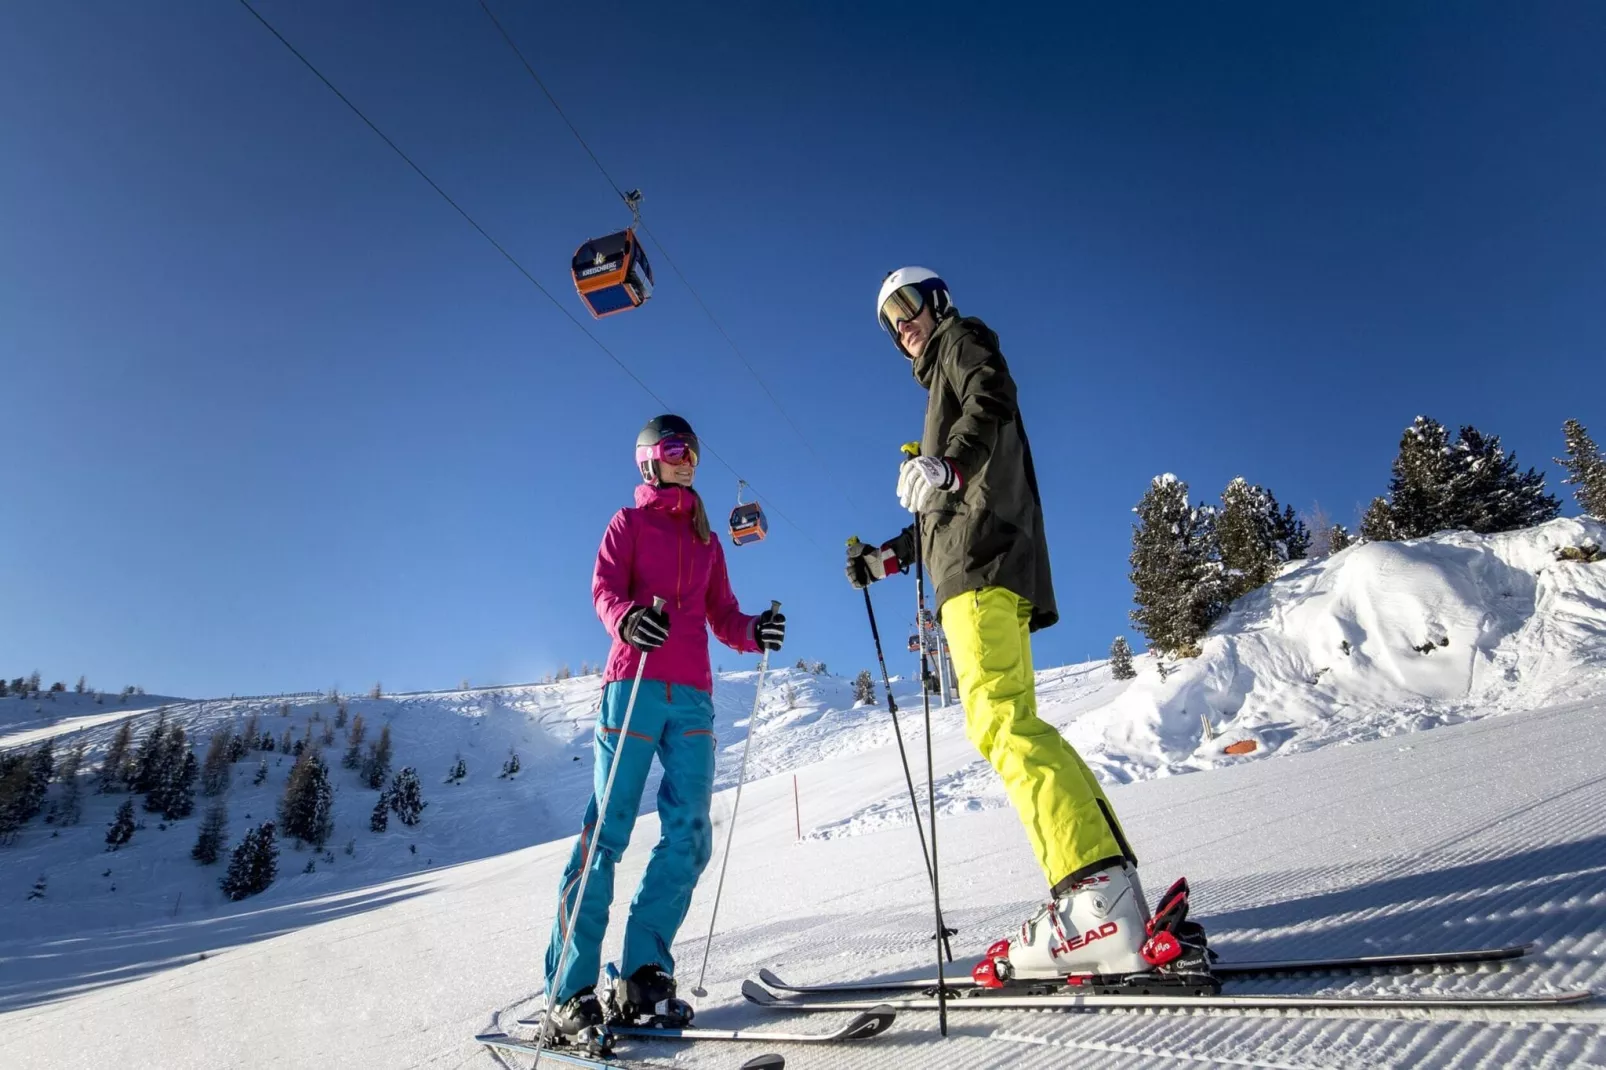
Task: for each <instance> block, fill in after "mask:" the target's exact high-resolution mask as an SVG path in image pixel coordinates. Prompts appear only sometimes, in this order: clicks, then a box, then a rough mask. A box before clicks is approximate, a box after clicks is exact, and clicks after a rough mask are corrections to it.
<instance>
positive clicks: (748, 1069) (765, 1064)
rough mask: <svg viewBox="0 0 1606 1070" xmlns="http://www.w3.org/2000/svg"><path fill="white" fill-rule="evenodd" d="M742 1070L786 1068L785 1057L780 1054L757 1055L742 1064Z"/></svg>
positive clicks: (783, 1069)
mask: <svg viewBox="0 0 1606 1070" xmlns="http://www.w3.org/2000/svg"><path fill="white" fill-rule="evenodd" d="M742 1070H786V1059H785V1058H784V1057H782V1056H780V1055H773V1054H772V1055H757V1056H754V1057H753V1058H751V1059H749V1060H747V1061H746V1062H745V1063H743V1064H742Z"/></svg>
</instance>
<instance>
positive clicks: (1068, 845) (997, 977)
mask: <svg viewBox="0 0 1606 1070" xmlns="http://www.w3.org/2000/svg"><path fill="white" fill-rule="evenodd" d="M876 309H877V315H878V317H879V318H880V321H881V325H882V327H883V329H885V330H886V331H887V333H888V334H890V335H891V336H892V337H893V340H894V341H895V342H896V343H897V345H898V348H899V351H900V352H902V353H903V355H904V356H905V357H906V358H908V359H909V360H910V362H911V363H912V365H913V369H914V375H915V378H916V379H917V380H918V381H919V382H920V385H921V386H923V387H925V388H926V390H927V391H928V395H927V400H926V424H925V433H924V435H923V436H922V439H921V444H920V456H919V457H916V458H914V459H912V460H910V461H908V462H906V463H905V464H904V465H903V468H902V469H901V471H900V472H899V478H898V498H899V500H900V501H901V502H902V503H903V505H904V507H905V508H907V509H909V511H910V512H912V513H915V514H916V517H917V525H918V529H919V533H920V544H921V545H920V549H921V552H922V553H923V557H924V565H925V570H926V572H927V573H928V574H929V575H930V576H931V578H932V582H933V583H934V584H935V586H936V590H937V605H938V606H939V610H938V612H939V614H940V617H941V620H942V625H943V630H944V633H945V634H946V636H947V638H948V645H949V649H950V650H951V651H952V654H953V663H954V669H955V671H956V674H957V676H958V680H959V694H960V698H961V699H962V701H963V702H964V706H965V729H966V735H967V736H968V737H969V739H970V741H971V742H972V743H973V744H975V746H976V748H977V749H978V750H979V751H981V753H982V755H983V756H984V757H986V758H987V760H988V761H989V762H990V763H992V766H993V768H994V769H996V770H997V771H998V773H999V775H1000V776H1001V777H1002V778H1003V781H1004V785H1005V788H1006V789H1007V791H1008V793H1009V798H1010V801H1011V803H1013V804H1014V807H1015V810H1016V812H1017V813H1018V814H1019V815H1020V819H1021V822H1022V824H1024V825H1025V827H1026V835H1027V838H1028V839H1029V840H1030V841H1031V845H1032V849H1033V851H1034V852H1035V853H1036V855H1037V860H1038V862H1039V864H1040V865H1041V866H1042V868H1043V874H1044V877H1045V879H1046V880H1047V882H1048V886H1049V888H1050V889H1052V896H1053V899H1052V901H1051V902H1049V903H1048V905H1047V906H1045V907H1044V908H1043V909H1042V910H1041V911H1039V912H1038V914H1037V915H1036V916H1035V917H1033V918H1032V919H1031V920H1029V921H1027V922H1026V924H1025V925H1023V926H1022V927H1021V931H1020V933H1019V934H1018V935H1017V936H1016V937H1015V938H1013V939H1011V940H1010V941H1008V944H1007V946H1005V943H1004V942H1003V941H1000V942H999V943H998V944H995V945H994V946H993V948H991V949H990V950H989V951H988V955H987V960H986V961H984V962H983V963H982V964H981V965H979V966H978V967H977V968H976V975H977V979H978V980H981V981H983V983H995V982H996V981H1002V980H1003V979H1005V978H1007V977H1010V976H1013V977H1061V976H1065V975H1066V974H1071V973H1082V974H1099V975H1110V974H1126V973H1131V972H1134V971H1139V970H1148V969H1150V968H1151V967H1152V965H1153V964H1151V963H1150V962H1149V961H1148V960H1147V959H1146V958H1145V957H1144V955H1143V946H1144V942H1145V938H1146V932H1145V926H1146V923H1147V922H1148V920H1149V913H1148V907H1147V905H1146V904H1145V903H1144V901H1143V892H1142V889H1141V888H1140V887H1139V885H1138V882H1137V873H1136V866H1137V860H1136V858H1135V857H1134V856H1133V854H1132V849H1131V847H1130V846H1129V845H1128V844H1127V840H1126V836H1125V834H1124V833H1123V832H1122V831H1121V825H1120V823H1119V822H1118V821H1117V820H1116V817H1115V811H1114V810H1113V809H1112V808H1111V806H1110V803H1109V800H1108V799H1106V798H1105V796H1104V791H1103V789H1101V788H1100V787H1099V784H1098V781H1097V780H1095V779H1094V777H1093V774H1092V772H1091V771H1090V770H1089V769H1088V767H1087V764H1086V763H1085V762H1083V761H1082V758H1081V756H1080V755H1078V754H1077V753H1076V751H1075V750H1074V749H1072V747H1071V745H1070V744H1069V743H1068V742H1066V740H1065V737H1063V736H1061V735H1060V734H1059V732H1058V731H1057V730H1056V729H1055V728H1054V726H1052V725H1050V724H1048V723H1047V722H1045V721H1043V720H1042V719H1041V718H1039V717H1038V716H1037V697H1036V691H1035V686H1034V680H1033V675H1032V652H1031V640H1030V633H1031V632H1034V631H1036V630H1038V629H1039V628H1046V627H1048V626H1049V625H1051V624H1053V623H1054V622H1055V621H1057V620H1058V619H1059V611H1058V609H1057V608H1056V606H1055V603H1054V587H1053V581H1052V579H1051V578H1050V575H1049V565H1048V543H1047V541H1046V540H1045V538H1044V534H1043V508H1042V501H1041V498H1040V496H1039V493H1038V488H1037V475H1036V472H1035V471H1034V470H1033V467H1032V451H1031V446H1030V444H1029V443H1028V442H1027V440H1026V429H1025V427H1024V426H1023V425H1022V423H1021V414H1020V407H1019V405H1018V404H1017V402H1016V397H1015V381H1014V380H1013V379H1012V378H1011V377H1010V374H1009V368H1008V366H1007V365H1006V364H1005V363H1004V357H1003V354H1002V353H1000V352H999V348H998V336H997V335H996V334H994V333H993V332H992V331H991V330H989V329H988V327H987V325H986V324H984V323H982V321H981V320H979V319H975V318H962V317H961V316H960V315H959V313H958V310H957V309H955V308H954V307H953V302H952V299H951V298H950V296H949V294H948V288H947V286H946V285H945V284H944V283H943V281H942V280H941V279H940V278H938V277H937V276H936V274H935V273H934V272H931V271H929V270H927V269H925V268H904V269H902V270H900V271H895V272H893V273H892V274H890V275H888V276H887V278H886V280H885V281H884V282H883V284H882V287H881V293H880V295H879V297H878V298H877V301H876ZM917 525H915V524H912V525H910V526H909V527H908V528H905V529H904V531H903V532H902V533H900V534H899V535H898V536H897V537H896V538H894V539H892V540H891V541H889V542H886V543H884V544H882V545H881V546H879V547H873V546H869V545H866V544H863V543H858V542H855V543H853V544H851V545H850V548H849V552H848V579H849V580H850V581H851V582H852V583H853V585H854V586H855V587H864V586H866V585H868V584H869V583H871V582H873V581H874V580H879V579H882V578H884V577H885V576H887V575H888V574H889V573H891V572H894V571H906V570H907V569H908V567H909V565H910V564H912V563H913V561H914V557H915V551H916V547H915V532H916V527H917Z"/></svg>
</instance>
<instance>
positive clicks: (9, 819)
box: [0, 755, 34, 843]
mask: <svg viewBox="0 0 1606 1070" xmlns="http://www.w3.org/2000/svg"><path fill="white" fill-rule="evenodd" d="M32 781H33V770H32V767H31V765H30V763H29V762H28V760H27V759H26V758H24V757H23V756H21V755H9V756H6V757H4V758H0V843H10V842H11V839H12V837H14V836H15V835H16V834H17V830H18V829H20V828H22V826H23V825H25V824H27V823H28V821H29V820H30V819H32V817H33V815H34V811H33V810H31V809H30V808H29V794H30V792H31V790H32V788H31V786H32Z"/></svg>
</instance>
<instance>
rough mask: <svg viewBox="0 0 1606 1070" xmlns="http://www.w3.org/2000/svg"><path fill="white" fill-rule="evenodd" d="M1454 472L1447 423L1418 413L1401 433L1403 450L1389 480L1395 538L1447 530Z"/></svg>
mask: <svg viewBox="0 0 1606 1070" xmlns="http://www.w3.org/2000/svg"><path fill="white" fill-rule="evenodd" d="M1451 475H1452V471H1451V464H1450V443H1449V435H1448V433H1447V432H1446V431H1445V430H1444V425H1443V424H1441V423H1439V422H1438V421H1437V420H1434V419H1432V418H1431V417H1427V416H1418V417H1417V418H1416V419H1415V420H1414V421H1412V423H1411V426H1410V427H1407V428H1406V429H1405V432H1404V434H1402V435H1401V436H1400V452H1399V453H1398V455H1396V456H1395V458H1394V465H1393V476H1392V477H1391V478H1390V480H1389V498H1388V507H1389V516H1390V518H1391V520H1392V521H1393V526H1394V531H1395V533H1396V534H1395V536H1394V537H1395V538H1398V539H1420V538H1423V537H1425V536H1428V535H1432V534H1433V533H1434V532H1436V531H1441V530H1443V529H1444V527H1445V526H1446V520H1447V519H1448V517H1449V516H1450V511H1451V509H1450V506H1451V500H1450V496H1451V489H1450V478H1451ZM1368 512H1370V511H1368Z"/></svg>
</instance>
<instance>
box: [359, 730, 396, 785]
mask: <svg viewBox="0 0 1606 1070" xmlns="http://www.w3.org/2000/svg"><path fill="white" fill-rule="evenodd" d="M389 775H390V725H388V724H387V725H385V726H384V727H383V728H381V729H380V730H379V739H378V741H377V742H374V743H370V744H368V758H367V760H365V761H364V762H363V779H364V780H365V781H366V782H367V784H368V786H369V787H370V788H373V789H374V790H375V791H378V790H379V789H380V788H382V787H384V786H385V778H386V777H388V776H389Z"/></svg>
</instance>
